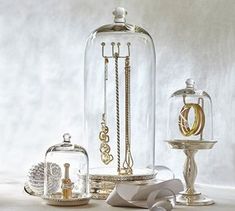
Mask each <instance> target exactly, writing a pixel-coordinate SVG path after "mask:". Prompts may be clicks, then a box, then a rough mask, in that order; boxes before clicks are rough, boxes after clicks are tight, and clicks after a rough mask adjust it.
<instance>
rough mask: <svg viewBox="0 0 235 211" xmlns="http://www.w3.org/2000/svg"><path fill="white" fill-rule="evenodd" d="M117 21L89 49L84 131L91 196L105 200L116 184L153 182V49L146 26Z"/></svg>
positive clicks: (120, 12)
mask: <svg viewBox="0 0 235 211" xmlns="http://www.w3.org/2000/svg"><path fill="white" fill-rule="evenodd" d="M113 15H114V23H112V24H109V25H104V26H101V27H100V28H98V29H96V30H95V31H94V32H93V33H92V34H91V35H90V37H89V39H88V41H87V45H86V51H85V72H84V76H85V82H84V83H85V87H84V91H85V92H84V97H85V99H84V101H85V133H86V139H87V143H88V152H89V156H90V181H91V192H92V195H93V197H94V198H103V199H104V198H106V197H107V196H108V194H109V193H110V191H112V189H113V187H114V185H115V183H116V182H118V181H146V180H149V179H152V178H154V176H155V172H154V170H153V165H154V131H155V122H154V117H155V49H154V44H153V40H152V38H151V36H150V35H149V33H148V32H147V31H145V30H144V29H143V28H141V27H139V26H135V25H131V24H127V23H126V15H127V12H126V10H125V9H124V8H120V7H119V8H116V9H115V10H114V12H113Z"/></svg>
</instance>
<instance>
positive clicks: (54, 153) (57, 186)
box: [43, 133, 90, 206]
mask: <svg viewBox="0 0 235 211" xmlns="http://www.w3.org/2000/svg"><path fill="white" fill-rule="evenodd" d="M63 138H64V141H63V143H60V144H56V145H54V146H52V147H50V148H49V149H48V150H47V152H46V156H45V163H44V167H45V168H44V169H45V170H44V195H43V199H45V200H46V201H47V203H48V204H50V205H57V206H76V205H83V204H87V203H88V202H89V199H90V196H89V187H88V175H89V173H88V171H89V164H88V163H89V162H88V155H87V152H86V150H85V149H84V148H83V147H81V146H79V145H76V144H72V143H71V141H70V139H71V136H70V135H69V134H68V133H66V134H64V135H63Z"/></svg>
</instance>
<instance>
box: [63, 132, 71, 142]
mask: <svg viewBox="0 0 235 211" xmlns="http://www.w3.org/2000/svg"><path fill="white" fill-rule="evenodd" d="M63 138H64V142H66V143H70V139H71V135H70V134H69V133H65V134H64V135H63Z"/></svg>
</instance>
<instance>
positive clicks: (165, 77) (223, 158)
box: [0, 0, 235, 187]
mask: <svg viewBox="0 0 235 211" xmlns="http://www.w3.org/2000/svg"><path fill="white" fill-rule="evenodd" d="M117 5H118V1H112V0H40V1H39V0H21V1H16V0H0V131H1V135H0V136H1V138H0V140H1V141H0V143H1V145H0V181H1V182H15V181H22V182H23V181H24V179H25V175H26V174H27V170H28V168H29V167H30V166H31V165H32V164H34V163H36V162H39V161H42V160H43V157H44V153H45V151H46V149H47V148H48V147H49V146H51V145H52V144H55V143H58V142H60V141H61V140H62V134H63V133H64V132H70V133H71V134H72V140H73V141H74V142H75V143H79V144H83V145H85V144H86V143H84V140H83V60H84V50H85V43H86V38H87V37H88V35H89V33H90V32H91V31H93V30H94V29H95V28H97V27H99V26H100V25H103V24H106V23H110V22H112V21H113V20H112V10H113V8H114V7H115V6H117ZM121 5H122V6H125V7H126V9H127V10H128V16H127V20H128V22H129V23H134V24H137V25H140V26H142V27H144V28H145V29H146V30H147V31H148V32H149V33H150V34H151V35H152V37H153V40H154V42H155V47H156V57H157V66H156V67H157V69H156V77H157V78H156V79H157V87H156V88H157V91H156V94H157V95H156V96H157V102H156V111H157V113H156V164H164V165H167V166H169V167H170V168H172V169H173V171H175V173H176V175H177V176H178V177H181V178H182V168H183V162H184V155H183V153H182V152H180V151H175V150H170V149H169V147H168V146H167V145H166V144H165V143H164V141H163V140H164V139H165V138H166V121H167V111H168V108H167V104H168V98H169V96H170V94H171V93H172V92H174V91H175V90H177V89H179V88H182V87H184V81H185V80H186V79H187V78H189V77H192V78H194V79H195V81H196V82H197V84H198V86H199V87H200V88H202V89H204V90H207V91H208V93H210V95H211V97H212V100H213V102H214V135H215V140H217V141H218V143H217V144H216V146H215V148H214V149H213V150H211V151H203V152H199V153H198V154H197V157H196V158H197V161H198V166H199V175H198V180H197V182H198V183H205V184H209V185H220V186H230V187H231V186H233V187H235V165H234V163H235V139H234V136H235V114H234V108H235V13H234V11H235V1H234V0H226V1H222V0H213V1H210V0H191V1H188V0H144V1H143V0H125V1H123V2H121ZM91 59H92V58H91ZM143 92H144V90H143ZM94 106H95V105H94ZM143 144H144V143H143ZM140 147H141V146H140Z"/></svg>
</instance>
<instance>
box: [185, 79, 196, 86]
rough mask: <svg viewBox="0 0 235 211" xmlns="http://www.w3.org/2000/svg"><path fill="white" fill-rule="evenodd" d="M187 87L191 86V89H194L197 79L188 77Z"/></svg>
mask: <svg viewBox="0 0 235 211" xmlns="http://www.w3.org/2000/svg"><path fill="white" fill-rule="evenodd" d="M185 83H186V87H187V88H190V89H193V88H194V86H195V81H194V80H193V79H192V78H188V79H187V80H186V81H185Z"/></svg>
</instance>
